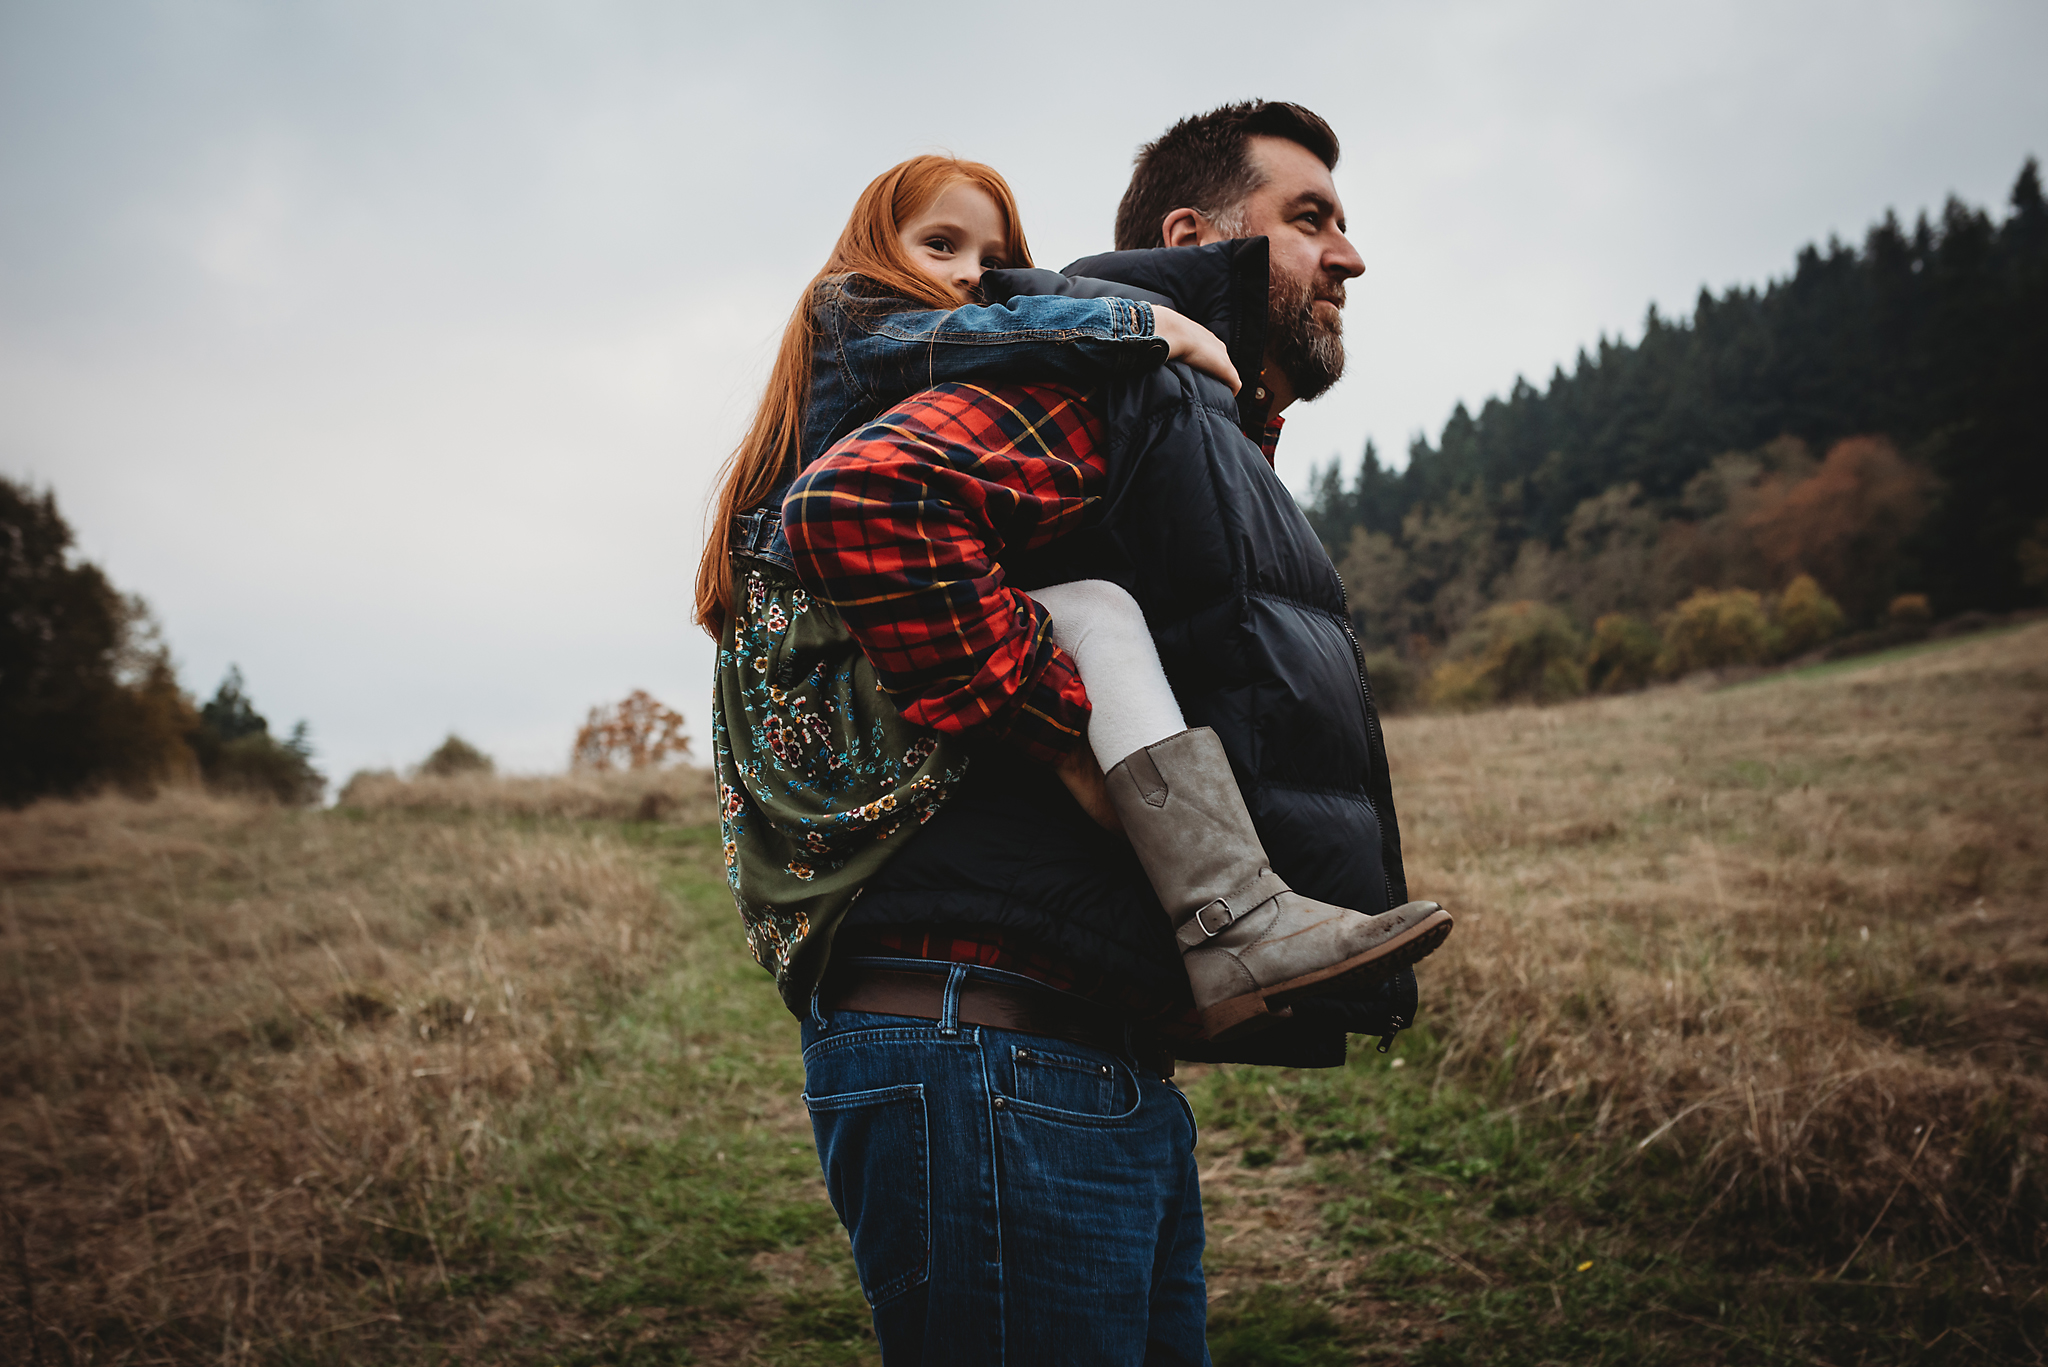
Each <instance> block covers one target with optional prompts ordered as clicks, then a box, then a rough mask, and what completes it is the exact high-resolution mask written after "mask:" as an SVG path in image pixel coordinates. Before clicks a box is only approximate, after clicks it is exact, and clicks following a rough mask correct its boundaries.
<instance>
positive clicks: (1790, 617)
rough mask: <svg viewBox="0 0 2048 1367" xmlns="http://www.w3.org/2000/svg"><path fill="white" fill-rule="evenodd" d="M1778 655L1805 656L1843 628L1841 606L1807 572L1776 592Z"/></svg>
mask: <svg viewBox="0 0 2048 1367" xmlns="http://www.w3.org/2000/svg"><path fill="white" fill-rule="evenodd" d="M1777 618H1778V654H1779V655H1780V656H1792V655H1804V654H1805V653H1806V652H1807V651H1809V650H1812V649H1813V648H1814V647H1815V646H1817V645H1820V644H1821V643H1822V642H1824V641H1827V640H1830V639H1832V638H1833V637H1834V636H1836V635H1837V634H1838V633H1840V631H1841V630H1842V609H1841V606H1840V605H1839V604H1837V603H1836V602H1835V600H1834V599H1832V598H1830V597H1828V595H1827V591H1826V590H1825V589H1823V588H1821V586H1820V585H1819V584H1818V583H1817V582H1815V580H1814V577H1813V576H1812V575H1810V574H1802V575H1800V576H1799V577H1798V578H1797V579H1794V580H1793V581H1792V582H1791V583H1789V584H1787V585H1786V586H1785V591H1784V592H1783V593H1782V594H1780V595H1778V612H1777Z"/></svg>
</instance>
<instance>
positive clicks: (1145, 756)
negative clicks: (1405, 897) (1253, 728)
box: [1107, 726, 1451, 1039]
mask: <svg viewBox="0 0 2048 1367" xmlns="http://www.w3.org/2000/svg"><path fill="white" fill-rule="evenodd" d="M1107 777H1108V781H1109V799H1110V801H1111V802H1112V803H1114V804H1115V806H1116V810H1117V814H1118V815H1119V816H1121V817H1122V818H1123V822H1124V831H1125V833H1126V834H1127V835H1129V836H1130V838H1131V844H1132V846H1133V847H1135V848H1136V849H1137V852H1138V860H1139V862H1140V863H1142V864H1143V865H1144V866H1145V872H1146V874H1147V875H1148V876H1149V877H1150V878H1151V880H1152V889H1153V891H1154V892H1156V893H1158V894H1159V900H1160V902H1161V903H1163V904H1164V905H1165V907H1166V914H1167V915H1168V916H1169V917H1171V918H1172V920H1173V928H1174V937H1175V938H1176V939H1177V940H1178V941H1179V942H1180V952H1181V962H1182V963H1183V964H1184V965H1185V966H1186V968H1187V972H1188V985H1189V986H1190V987H1192V988H1193V989H1194V994H1195V1006H1196V1008H1197V1009H1198V1010H1200V1011H1201V1013H1202V1034H1203V1037H1204V1038H1207V1039H1215V1038H1217V1037H1218V1036H1221V1035H1225V1034H1231V1033H1237V1032H1242V1031H1245V1030H1248V1029H1256V1028H1258V1026H1259V1025H1261V1024H1262V1023H1265V1024H1269V1023H1270V1020H1267V1019H1265V1018H1267V1017H1269V1016H1270V1014H1271V1013H1272V1012H1275V1011H1280V1010H1282V1008H1285V1007H1286V1006H1287V1005H1288V1004H1289V1003H1290V1002H1295V1001H1299V1000H1302V999H1303V998H1307V997H1321V996H1334V995H1338V994H1341V993H1343V992H1345V991H1347V990H1355V989H1356V988H1358V987H1360V986H1364V985H1366V984H1369V983H1372V982H1375V981H1377V980H1379V979H1381V978H1385V977H1388V976H1391V975H1392V974H1393V973H1395V972H1397V971H1398V970H1400V969H1401V968H1403V967H1405V966H1406V965H1408V964H1412V963H1414V962H1415V961H1416V960H1418V959H1420V958H1422V957H1423V956H1425V955H1427V954H1429V953H1430V952H1432V951H1433V950H1435V949H1436V947H1437V946H1438V945H1440V944H1442V943H1443V942H1444V938H1445V937H1446V936H1448V935H1449V934H1450V933H1451V914H1450V913H1449V912H1447V911H1445V910H1444V909H1443V908H1442V907H1440V906H1438V905H1437V904H1436V903H1434V902H1409V903H1406V904H1405V905H1402V906H1398V907H1395V908H1394V909H1393V910H1392V911H1388V912H1384V913H1382V914H1380V915H1378V916H1367V915H1364V914H1363V913H1361V912H1356V911H1349V910H1346V909H1345V908H1343V907H1337V906H1331V905H1330V904H1329V903H1327V902H1318V901H1316V900H1315V899H1314V898H1310V897H1303V896H1302V895H1301V894H1299V893H1297V892H1294V891H1293V890H1292V889H1290V888H1289V887H1288V886H1287V884H1286V883H1285V882H1283V881H1282V880H1281V878H1280V875H1278V874H1276V873H1274V872H1273V870H1272V869H1271V868H1270V867H1269V866H1268V864H1267V862H1266V850H1265V846H1263V845H1262V844H1260V843H1259V834H1258V832H1257V831H1256V830H1254V829H1253V828H1252V818H1251V813H1250V812H1249V811H1247V810H1246V808H1245V805H1244V795H1243V794H1242V793H1241V792H1239V791H1238V787H1237V779H1236V777H1235V776H1234V775H1233V774H1232V773H1231V772H1230V760H1229V757H1228V756H1226V755H1225V754H1224V753H1223V742H1222V741H1220V740H1218V739H1217V737H1216V733H1215V732H1214V731H1212V730H1210V729H1209V728H1208V727H1206V726H1204V727H1200V728H1197V729H1196V730H1193V731H1183V732H1181V733H1180V734H1179V735H1177V736H1168V737H1167V738H1166V739H1165V740H1163V741H1160V742H1158V743H1157V744H1154V745H1148V746H1146V747H1145V748H1144V749H1142V750H1139V751H1137V752H1135V753H1133V754H1131V755H1129V756H1127V757H1126V758H1125V759H1124V760H1123V761H1122V762H1121V763H1119V764H1118V765H1117V766H1116V767H1115V768H1113V769H1111V770H1110V771H1109V774H1108V776H1107Z"/></svg>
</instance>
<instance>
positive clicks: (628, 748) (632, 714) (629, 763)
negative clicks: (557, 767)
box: [569, 688, 690, 772]
mask: <svg viewBox="0 0 2048 1367" xmlns="http://www.w3.org/2000/svg"><path fill="white" fill-rule="evenodd" d="M689 753H690V738H689V737H688V736H687V735H685V734H684V733H683V714H682V713H680V712H678V711H676V710H675V709H674V708H672V707H669V706H667V705H666V704H664V703H662V702H659V701H657V700H656V699H655V698H653V697H652V696H650V695H649V694H648V692H647V690H646V689H644V688H636V689H634V690H633V691H632V692H631V693H629V694H627V695H626V699H625V701H623V702H620V703H616V704H614V705H613V706H611V707H593V708H591V709H590V716H589V717H588V718H587V719H586V720H585V721H584V723H583V729H582V730H580V731H578V732H577V733H576V744H575V745H574V746H573V747H571V748H570V751H569V767H570V768H571V769H595V770H598V771H599V772H604V771H606V770H609V769H620V768H623V769H646V768H649V767H653V766H658V765H660V764H661V763H662V762H663V761H664V760H667V759H669V758H670V757H674V758H676V759H681V758H683V757H684V756H686V755H688V754H689Z"/></svg>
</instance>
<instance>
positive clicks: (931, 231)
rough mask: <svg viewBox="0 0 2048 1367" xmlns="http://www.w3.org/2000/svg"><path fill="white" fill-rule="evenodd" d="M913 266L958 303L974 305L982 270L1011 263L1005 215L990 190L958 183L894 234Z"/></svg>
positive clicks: (948, 188)
mask: <svg viewBox="0 0 2048 1367" xmlns="http://www.w3.org/2000/svg"><path fill="white" fill-rule="evenodd" d="M896 236H897V240H899V241H900V242H902V243H903V250H904V251H906V252H909V253H910V261H911V264H912V265H914V266H916V267H917V269H918V271H919V272H920V273H922V274H924V275H927V276H930V277H931V278H932V279H933V280H935V281H937V282H938V283H939V285H940V286H941V287H942V288H944V289H945V290H946V291H947V292H949V293H950V294H952V296H953V297H954V298H955V299H958V300H959V301H960V302H961V303H963V304H967V303H972V302H973V300H974V287H975V285H977V284H979V283H980V281H981V273H982V272H983V271H995V270H1001V269H1002V268H1003V267H1004V266H1005V265H1007V264H1008V262H1009V259H1010V238H1009V234H1008V232H1006V231H1005V229H1004V226H1003V212H1002V210H1001V209H999V208H997V207H996V202H995V200H994V199H992V198H990V196H989V193H988V191H986V190H984V189H982V188H981V187H980V186H978V185H969V184H967V183H965V182H964V181H963V182H956V183H955V184H953V185H950V186H948V187H947V188H946V190H945V192H944V193H943V194H941V195H940V196H939V197H938V198H937V199H934V200H933V201H932V202H931V203H930V204H928V205H926V206H925V209H924V212H923V213H921V214H918V215H917V216H916V217H914V218H912V219H911V220H910V221H909V222H907V223H905V224H903V225H902V226H901V227H900V228H898V229H897V231H896Z"/></svg>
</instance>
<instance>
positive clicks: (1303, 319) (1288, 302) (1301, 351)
mask: <svg viewBox="0 0 2048 1367" xmlns="http://www.w3.org/2000/svg"><path fill="white" fill-rule="evenodd" d="M1319 299H1320V300H1328V301H1329V302H1330V303H1331V304H1334V305H1335V306H1336V307H1338V308H1340V309H1341V308H1343V307H1344V285H1343V283H1342V282H1341V281H1340V282H1339V283H1338V284H1337V286H1336V288H1335V289H1333V290H1326V291H1324V292H1322V293H1318V292H1317V290H1316V282H1315V281H1313V280H1296V279H1292V278H1289V277H1284V276H1277V275H1276V276H1275V277H1274V278H1273V281H1272V284H1271V286H1270V287H1269V291H1268V303H1267V306H1266V350H1267V353H1268V354H1269V355H1271V356H1272V358H1273V359H1274V361H1276V362H1277V363H1278V364H1279V366H1280V369H1281V370H1282V371H1284V372H1286V375H1287V381H1288V383H1289V384H1290V385H1292V386H1293V387H1294V397H1295V398H1297V399H1303V400H1307V399H1313V398H1317V397H1320V396H1321V395H1322V394H1323V393H1325V392H1326V391H1327V390H1328V389H1329V388H1330V386H1331V385H1333V384H1335V383H1337V379H1338V377H1339V376H1341V375H1342V374H1343V373H1344V317H1343V315H1342V314H1337V315H1335V316H1333V317H1330V318H1329V319H1328V321H1325V320H1324V315H1322V314H1320V313H1318V312H1317V310H1316V302H1317V301H1318V300H1319Z"/></svg>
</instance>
